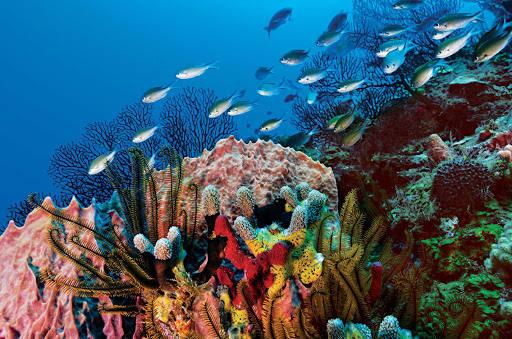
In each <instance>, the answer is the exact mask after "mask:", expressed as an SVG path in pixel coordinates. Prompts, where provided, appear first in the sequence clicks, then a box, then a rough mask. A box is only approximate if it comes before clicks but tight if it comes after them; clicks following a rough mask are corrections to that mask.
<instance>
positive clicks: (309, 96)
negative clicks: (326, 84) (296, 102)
mask: <svg viewBox="0 0 512 339" xmlns="http://www.w3.org/2000/svg"><path fill="white" fill-rule="evenodd" d="M317 96H318V93H317V92H309V93H308V94H306V102H307V103H308V104H309V105H313V104H314V103H315V101H316V98H317Z"/></svg>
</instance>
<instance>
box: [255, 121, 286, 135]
mask: <svg viewBox="0 0 512 339" xmlns="http://www.w3.org/2000/svg"><path fill="white" fill-rule="evenodd" d="M282 122H283V119H282V118H281V119H269V120H267V121H265V122H264V123H263V124H262V125H261V127H260V132H268V131H272V130H275V129H276V128H278V127H279V125H280V124H281V123H282Z"/></svg>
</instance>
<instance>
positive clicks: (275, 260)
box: [269, 242, 288, 266]
mask: <svg viewBox="0 0 512 339" xmlns="http://www.w3.org/2000/svg"><path fill="white" fill-rule="evenodd" d="M287 255H288V246H287V245H286V244H285V243H284V242H278V243H276V244H274V246H272V249H271V250H270V253H269V259H270V264H272V265H279V266H283V265H284V264H285V263H286V256H287Z"/></svg>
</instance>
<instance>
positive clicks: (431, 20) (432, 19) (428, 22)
mask: <svg viewBox="0 0 512 339" xmlns="http://www.w3.org/2000/svg"><path fill="white" fill-rule="evenodd" d="M446 13H448V10H447V9H443V10H441V11H437V12H434V13H432V14H430V15H429V16H427V17H426V18H425V19H423V21H422V22H420V23H419V24H418V25H417V26H416V27H415V28H414V30H415V31H416V33H421V32H424V31H427V30H429V29H431V28H432V27H434V24H435V23H436V22H437V21H438V20H439V18H441V17H442V16H444V15H446Z"/></svg>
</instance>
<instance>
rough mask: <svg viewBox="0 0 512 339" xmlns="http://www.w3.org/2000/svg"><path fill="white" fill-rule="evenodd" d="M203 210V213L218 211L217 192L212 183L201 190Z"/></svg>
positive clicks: (213, 213) (218, 200) (210, 213)
mask: <svg viewBox="0 0 512 339" xmlns="http://www.w3.org/2000/svg"><path fill="white" fill-rule="evenodd" d="M202 204H203V211H204V215H207V216H209V215H215V214H217V213H220V199H219V192H217V189H216V188H215V186H213V185H208V186H206V188H205V189H204V190H203V201H202Z"/></svg>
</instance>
